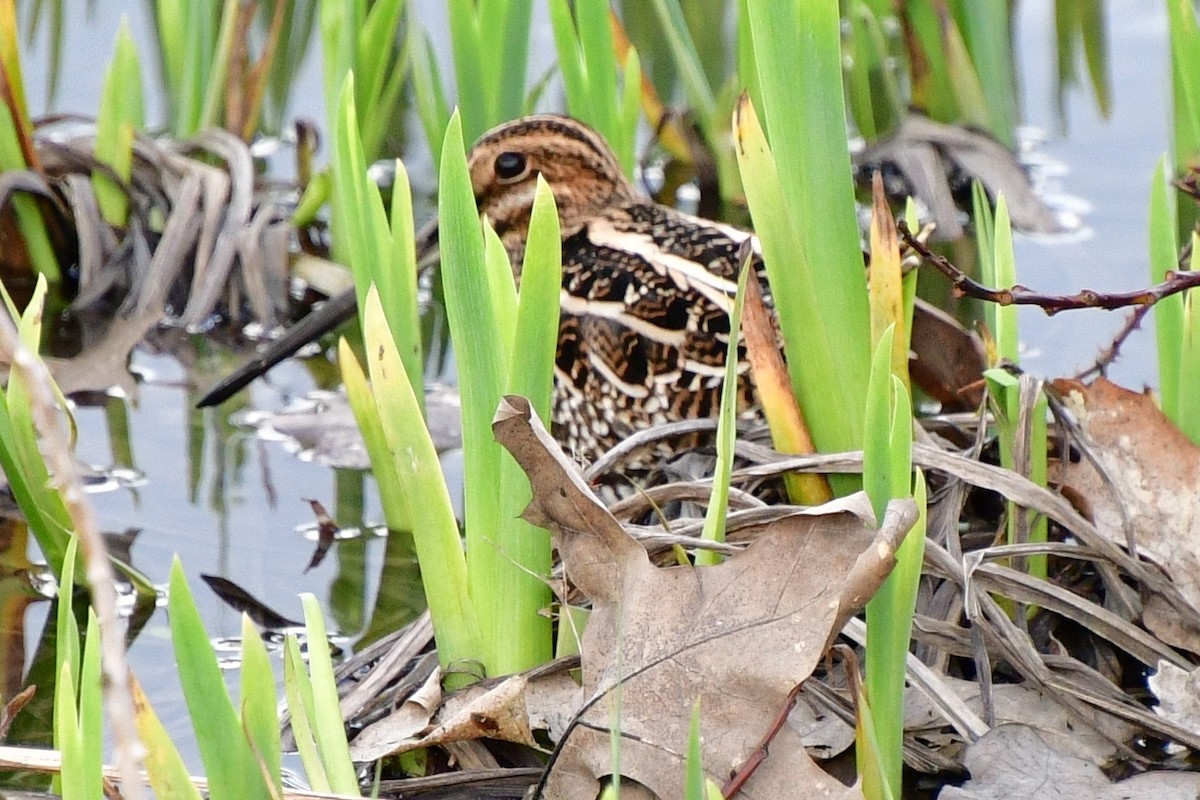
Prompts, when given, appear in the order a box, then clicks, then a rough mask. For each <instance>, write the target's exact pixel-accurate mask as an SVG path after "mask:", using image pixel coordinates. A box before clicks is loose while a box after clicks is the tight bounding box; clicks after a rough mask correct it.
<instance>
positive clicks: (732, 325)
mask: <svg viewBox="0 0 1200 800" xmlns="http://www.w3.org/2000/svg"><path fill="white" fill-rule="evenodd" d="M753 275H754V269H753V267H751V266H749V265H743V266H742V270H741V275H740V276H739V277H738V291H737V297H736V298H735V300H734V303H733V309H732V310H731V311H730V312H729V341H730V345H729V349H728V350H727V351H726V353H725V377H724V379H723V381H722V384H721V410H720V415H719V416H718V418H717V464H716V467H715V468H714V469H713V485H712V493H711V494H710V495H709V499H708V508H707V509H705V512H704V529H703V530H702V531H701V533H700V538H701V539H703V540H705V541H708V542H723V541H725V517H726V516H727V515H728V513H729V478H730V475H731V474H732V473H733V455H734V453H733V450H734V445H735V444H736V442H737V403H738V395H739V394H740V392H739V391H738V366H739V358H738V347H737V344H736V343H737V342H738V340H739V336H740V332H741V329H742V309H743V308H744V307H745V305H746V283H747V281H751V280H758V278H757V276H754V277H752V276H753ZM720 562H721V556H720V554H718V553H715V552H713V551H712V550H698V551H697V552H696V564H697V565H713V564H718V563H720Z"/></svg>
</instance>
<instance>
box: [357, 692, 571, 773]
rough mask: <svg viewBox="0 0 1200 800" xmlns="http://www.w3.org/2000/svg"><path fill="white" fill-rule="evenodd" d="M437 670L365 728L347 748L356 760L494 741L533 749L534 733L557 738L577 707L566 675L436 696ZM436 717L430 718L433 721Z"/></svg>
mask: <svg viewBox="0 0 1200 800" xmlns="http://www.w3.org/2000/svg"><path fill="white" fill-rule="evenodd" d="M440 678H441V673H440V670H435V671H434V673H433V675H431V676H430V678H429V680H427V681H426V682H425V685H424V686H423V687H422V688H421V689H420V690H418V691H417V693H416V694H414V695H413V696H412V697H410V698H409V699H408V700H407V701H406V702H405V703H404V705H402V706H401V707H400V708H398V709H396V711H394V712H392V713H391V714H390V715H388V716H387V717H385V718H384V719H382V720H380V721H379V722H376V723H374V724H373V725H370V726H368V727H367V728H366V729H365V730H364V731H363V732H362V733H360V734H359V735H358V736H357V737H355V739H354V741H353V742H352V743H351V745H350V756H351V757H352V758H353V759H354V760H355V761H359V762H363V761H374V760H375V759H378V758H383V757H384V756H387V755H392V754H394V753H403V752H406V751H408V750H415V749H417V748H420V747H433V746H434V745H446V744H449V743H451V742H466V741H472V740H475V739H498V740H501V741H506V742H516V743H518V744H523V745H527V746H529V747H538V744H537V742H536V741H535V740H534V738H533V731H534V730H549V732H550V735H551V737H552V738H557V736H561V735H562V733H563V731H564V730H565V729H566V722H565V720H566V719H568V718H569V717H570V716H572V715H573V714H574V713H575V710H576V709H578V708H579V702H580V690H579V686H578V685H576V683H575V681H573V680H572V679H571V676H570V675H569V674H568V673H566V672H556V673H551V674H549V675H543V676H540V677H537V678H528V677H526V676H525V675H514V676H512V677H509V678H506V679H505V680H503V681H501V682H500V683H499V684H497V685H495V686H493V687H491V688H484V687H481V686H479V685H475V686H471V687H468V688H467V689H464V690H463V691H461V692H456V693H455V694H452V695H450V696H448V697H446V698H444V700H443V697H442V694H441V691H440V688H439V681H440ZM435 715H436V719H435Z"/></svg>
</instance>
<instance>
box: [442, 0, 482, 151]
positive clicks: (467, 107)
mask: <svg viewBox="0 0 1200 800" xmlns="http://www.w3.org/2000/svg"><path fill="white" fill-rule="evenodd" d="M447 10H448V12H449V14H450V43H451V46H452V49H453V51H454V77H455V82H456V85H457V87H458V113H459V114H460V115H461V118H462V129H463V132H464V135H463V137H462V138H465V139H467V140H468V141H474V140H475V139H477V138H479V136H480V135H481V134H482V133H483V132H484V131H485V130H487V126H488V105H489V103H488V94H487V85H488V76H487V75H485V74H484V67H485V65H484V61H483V58H484V56H483V54H484V51H485V48H486V45H484V43H483V39H484V38H485V37H483V35H482V32H481V31H480V25H481V21H480V19H479V15H478V14H477V13H476V8H475V0H448V2H447Z"/></svg>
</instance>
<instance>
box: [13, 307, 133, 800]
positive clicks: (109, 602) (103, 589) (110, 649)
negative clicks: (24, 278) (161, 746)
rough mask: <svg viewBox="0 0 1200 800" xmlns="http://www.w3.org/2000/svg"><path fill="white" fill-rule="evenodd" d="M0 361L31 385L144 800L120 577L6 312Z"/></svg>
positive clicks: (38, 375) (125, 768)
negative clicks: (78, 549)
mask: <svg viewBox="0 0 1200 800" xmlns="http://www.w3.org/2000/svg"><path fill="white" fill-rule="evenodd" d="M0 358H3V359H4V360H6V361H8V362H9V363H10V364H11V365H12V368H13V369H15V370H19V371H20V372H21V374H22V375H23V376H24V378H25V381H26V383H27V384H28V386H29V399H30V404H31V411H32V415H33V420H34V424H35V425H36V426H37V429H38V432H39V433H40V434H41V437H42V442H43V444H44V452H45V457H46V464H47V466H48V467H49V469H50V474H51V475H52V476H53V477H52V479H51V480H52V481H53V483H54V486H55V488H56V489H58V491H59V492H60V493H61V495H62V499H63V505H64V506H66V510H67V514H68V515H70V517H71V523H72V525H73V526H74V528H75V533H76V535H77V536H78V537H79V544H80V546H81V549H82V550H83V558H84V563H85V564H86V568H87V580H88V585H89V586H90V587H91V591H92V605H93V606H94V607H95V609H96V616H97V617H98V618H99V622H100V648H101V650H100V652H101V664H102V665H103V670H104V679H105V680H104V697H105V702H106V704H107V706H108V717H109V723H110V724H111V725H112V730H113V738H114V740H115V752H114V756H115V760H116V764H117V769H118V771H119V774H120V776H121V785H122V789H123V791H124V792H125V797H127V798H129V800H140V798H142V797H144V796H145V795H144V793H143V791H142V781H141V773H140V763H141V760H142V753H143V748H142V745H141V740H140V739H139V738H138V733H137V726H136V725H135V723H134V704H133V695H132V694H131V692H130V687H129V665H128V663H127V661H126V659H125V640H124V633H123V624H122V622H121V617H120V614H119V613H118V611H117V590H116V575H115V574H114V573H113V568H112V563H111V562H110V561H109V558H108V551H107V550H106V549H105V547H104V539H103V538H102V537H101V536H100V531H99V530H98V529H97V527H96V524H95V520H94V518H93V515H92V508H91V505H90V504H89V503H88V501H87V498H86V497H85V495H84V493H83V487H82V485H81V484H80V482H79V477H78V475H77V474H76V471H75V462H74V460H73V459H72V457H71V448H70V445H69V443H68V440H67V436H66V435H65V433H64V431H63V429H62V426H61V424H60V420H59V418H58V404H57V403H56V402H55V395H54V390H53V388H52V386H53V384H52V381H51V377H50V372H49V370H47V369H46V365H45V363H43V362H42V360H41V359H40V358H38V357H37V355H36V354H34V353H32V352H30V351H29V349H28V348H26V347H25V345H24V344H22V342H21V339H20V337H19V336H18V335H17V329H16V327H15V325H14V324H13V320H12V318H11V317H9V315H8V314H0ZM60 591H68V592H69V591H71V587H69V586H68V587H60Z"/></svg>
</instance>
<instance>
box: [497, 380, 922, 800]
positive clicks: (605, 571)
mask: <svg viewBox="0 0 1200 800" xmlns="http://www.w3.org/2000/svg"><path fill="white" fill-rule="evenodd" d="M493 427H494V430H495V432H496V438H497V440H498V441H500V442H501V444H503V445H504V446H505V447H506V448H507V449H508V450H509V452H511V453H512V455H513V457H514V458H515V459H516V460H517V462H518V463H519V464H520V465H521V467H522V468H523V469H524V470H525V471H526V473H527V474H528V475H529V477H530V482H531V484H532V485H533V487H534V496H533V501H532V502H531V503H530V506H529V508H528V509H527V510H526V512H525V518H526V519H528V520H529V521H530V522H532V523H533V524H536V525H540V526H543V527H546V528H548V529H550V530H551V531H553V532H554V533H555V536H556V543H557V545H558V548H559V552H560V554H561V555H562V559H563V562H564V565H565V569H566V572H567V575H568V577H569V578H570V579H571V581H572V582H573V583H574V584H575V585H576V586H577V587H578V588H579V589H580V590H581V591H582V592H583V593H584V594H585V595H587V596H588V597H589V598H591V600H592V603H593V611H592V615H591V617H590V619H589V621H588V626H587V629H586V631H585V633H584V640H583V644H582V648H581V652H582V654H583V681H584V683H583V696H584V698H585V700H584V704H583V707H582V709H581V711H580V714H579V715H578V716H577V717H576V719H575V721H574V723H573V724H572V726H571V728H570V730H569V731H568V732H567V734H566V739H565V740H564V741H563V742H561V743H560V745H559V748H558V750H557V752H556V757H555V759H554V760H553V762H552V765H551V768H550V770H549V774H548V777H547V780H546V786H545V795H544V796H545V797H548V798H574V797H585V796H586V797H590V796H593V795H594V794H595V793H596V791H597V789H598V787H599V785H600V780H601V779H602V778H603V777H605V776H606V775H609V774H610V773H611V770H612V764H611V752H612V748H611V725H612V719H613V716H612V703H614V702H616V701H617V700H618V697H619V702H620V705H621V708H622V713H621V715H620V723H619V724H620V736H621V772H622V775H623V777H625V778H628V779H632V780H634V781H636V782H638V783H639V784H641V785H642V786H644V787H646V788H647V789H649V790H650V791H652V792H654V793H655V794H657V795H658V796H659V797H680V796H682V794H683V779H684V753H685V752H686V744H687V735H688V725H689V720H690V715H691V710H692V704H693V703H694V702H695V701H696V700H697V699H698V700H699V704H700V711H701V729H702V731H704V732H705V733H704V765H705V769H706V770H707V771H708V772H709V774H710V775H711V776H714V778H716V779H717V780H718V781H720V780H723V779H724V777H725V776H726V775H727V774H728V773H729V772H731V771H734V770H736V769H737V768H738V767H739V766H740V765H741V764H743V763H744V762H745V761H746V760H747V759H748V758H749V757H750V756H751V754H752V753H753V752H754V751H755V749H756V748H758V747H759V746H760V744H761V742H762V740H763V736H764V734H765V732H766V730H767V726H768V724H769V722H770V720H772V719H774V717H775V716H776V715H777V714H778V713H779V711H780V709H781V708H783V707H784V704H785V702H786V698H787V696H788V694H789V693H790V692H791V690H792V689H793V688H794V687H795V686H796V685H797V684H799V683H801V682H802V681H804V680H805V679H806V678H807V677H808V676H809V675H810V674H811V673H812V671H813V669H814V668H815V667H816V665H817V663H818V661H819V659H820V658H821V656H822V654H824V652H825V650H826V649H827V647H828V645H829V644H830V642H831V641H832V639H833V638H834V637H836V636H837V634H838V632H839V631H840V630H841V628H842V626H843V625H844V624H845V622H846V621H847V620H848V619H849V618H850V617H851V616H853V615H854V614H855V613H857V612H858V611H859V610H861V608H862V606H863V605H864V604H865V602H866V601H867V599H868V598H869V597H870V596H871V595H872V594H874V592H875V590H876V589H877V588H878V586H879V585H880V584H881V583H882V582H883V580H884V578H886V576H887V574H888V573H889V572H890V570H891V567H892V565H893V563H894V553H895V548H896V546H897V545H898V544H899V542H900V541H901V540H902V539H903V536H904V534H905V533H906V532H907V531H908V529H909V528H910V527H911V526H912V524H913V522H914V521H915V519H916V511H915V508H914V507H913V506H912V504H911V503H903V502H900V503H896V504H893V506H891V507H890V508H889V511H888V516H887V518H886V519H885V520H884V525H883V526H882V528H881V529H880V530H879V531H878V532H877V531H876V530H875V526H874V520H872V519H870V518H869V517H870V515H869V512H868V511H867V504H866V503H865V502H864V498H863V497H862V496H858V497H856V498H851V499H850V500H849V501H847V502H845V503H842V504H839V505H838V506H836V507H833V508H831V507H830V506H824V507H822V509H824V510H819V511H818V512H816V513H797V514H793V515H791V516H788V517H786V518H784V519H781V520H779V521H777V522H774V523H771V524H770V525H768V526H767V527H766V528H765V529H764V530H763V531H762V532H761V533H760V534H759V535H758V537H757V538H756V539H755V540H754V541H753V542H752V543H751V544H750V546H749V547H747V548H746V549H745V550H744V551H742V552H740V553H737V554H735V555H733V556H731V557H730V558H729V559H728V560H726V561H725V562H724V563H722V564H720V565H718V566H715V567H709V568H694V567H690V566H679V567H671V568H666V569H660V568H658V567H655V566H654V565H653V564H652V563H651V562H650V559H649V557H648V555H647V553H646V550H645V548H644V547H643V546H642V545H641V544H639V543H638V542H637V541H635V540H634V539H633V538H632V537H630V536H629V534H628V533H626V531H625V530H624V529H623V528H622V527H621V525H620V523H618V522H617V520H616V519H615V518H613V517H612V515H611V514H609V513H608V511H607V510H606V509H605V508H604V507H603V505H602V504H601V503H600V502H599V500H598V499H597V498H596V497H595V495H594V494H593V493H592V492H591V490H590V489H589V488H588V487H587V485H586V484H584V483H583V482H582V480H581V479H580V478H579V476H578V473H577V472H576V470H575V469H574V468H573V467H572V465H571V464H570V462H569V461H568V460H567V459H566V457H565V456H564V455H563V454H562V452H561V450H560V449H559V448H558V445H557V444H556V443H555V442H554V441H553V439H551V438H550V436H549V434H548V433H547V432H546V431H545V429H544V428H543V427H542V426H541V423H540V422H538V421H537V420H536V418H535V417H533V416H532V414H531V412H530V409H529V406H528V403H527V402H526V401H525V400H524V399H522V398H507V399H506V402H505V403H504V404H502V406H501V410H500V412H499V413H498V414H497V417H496V422H495V423H494V426H493ZM798 787H807V788H798ZM797 792H801V794H797ZM856 792H857V790H851V789H847V788H846V787H844V786H843V785H842V784H840V783H838V782H837V781H836V780H834V779H833V778H831V777H829V776H828V775H827V774H826V773H825V772H823V771H822V770H821V769H820V768H819V767H817V766H816V764H815V763H814V762H813V761H812V760H811V759H810V758H809V757H808V756H807V754H806V753H805V751H804V748H803V746H802V744H801V742H800V737H799V735H798V734H796V733H795V732H794V731H792V730H790V729H789V728H786V727H785V728H784V730H783V731H782V732H781V733H780V735H779V736H778V737H777V738H776V739H775V740H774V741H772V742H771V758H769V759H767V761H766V762H764V764H763V766H762V767H761V768H760V769H759V770H758V771H757V772H756V773H755V774H754V775H753V776H752V777H751V779H750V782H749V783H748V784H747V785H746V787H745V788H744V789H743V793H742V794H743V796H745V797H762V798H774V797H783V796H790V797H814V798H816V797H843V796H853V795H854V794H855V793H856Z"/></svg>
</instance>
